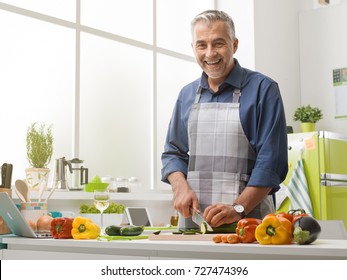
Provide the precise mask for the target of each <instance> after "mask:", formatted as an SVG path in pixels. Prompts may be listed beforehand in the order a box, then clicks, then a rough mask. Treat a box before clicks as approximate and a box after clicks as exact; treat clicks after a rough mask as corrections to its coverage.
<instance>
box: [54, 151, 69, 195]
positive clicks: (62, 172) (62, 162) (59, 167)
mask: <svg viewBox="0 0 347 280" xmlns="http://www.w3.org/2000/svg"><path fill="white" fill-rule="evenodd" d="M66 166H68V167H69V171H70V173H72V167H71V163H70V162H69V161H67V160H66V159H65V157H62V158H58V159H56V160H55V170H54V183H53V186H52V189H53V188H54V187H56V189H59V190H68V189H69V186H68V182H67V180H66V176H67V170H66ZM58 182H60V184H58Z"/></svg>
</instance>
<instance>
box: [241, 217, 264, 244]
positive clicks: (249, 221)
mask: <svg viewBox="0 0 347 280" xmlns="http://www.w3.org/2000/svg"><path fill="white" fill-rule="evenodd" d="M260 224H261V220H259V219H255V218H243V219H241V220H239V221H238V222H237V227H236V234H237V235H238V236H239V240H240V242H241V243H252V242H254V241H256V239H255V229H256V228H257V226H258V225H260Z"/></svg>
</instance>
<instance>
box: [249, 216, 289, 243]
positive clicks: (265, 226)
mask: <svg viewBox="0 0 347 280" xmlns="http://www.w3.org/2000/svg"><path fill="white" fill-rule="evenodd" d="M255 238H256V240H257V241H258V242H259V243H260V244H262V245H270V244H273V245H281V244H290V243H292V241H293V225H292V223H291V222H290V221H289V220H288V219H286V218H283V217H281V216H276V215H271V214H270V215H267V216H265V217H264V219H263V220H262V222H261V224H260V225H259V226H257V228H256V229H255Z"/></svg>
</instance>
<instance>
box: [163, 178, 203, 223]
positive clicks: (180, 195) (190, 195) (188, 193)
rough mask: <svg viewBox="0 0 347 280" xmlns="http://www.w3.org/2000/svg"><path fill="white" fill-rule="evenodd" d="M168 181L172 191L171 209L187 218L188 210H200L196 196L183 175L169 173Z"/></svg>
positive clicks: (189, 213)
mask: <svg viewBox="0 0 347 280" xmlns="http://www.w3.org/2000/svg"><path fill="white" fill-rule="evenodd" d="M168 180H169V182H170V184H171V187H172V190H173V207H174V208H175V209H176V210H177V211H178V212H180V213H181V214H182V216H183V217H185V218H188V217H190V216H191V212H190V208H194V209H196V210H200V206H199V201H198V199H197V197H196V194H195V193H194V192H193V190H192V189H191V188H190V186H189V185H188V182H187V180H186V178H185V176H184V174H183V173H181V172H174V173H171V174H170V175H169V177H168Z"/></svg>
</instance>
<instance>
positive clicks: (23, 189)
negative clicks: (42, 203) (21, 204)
mask: <svg viewBox="0 0 347 280" xmlns="http://www.w3.org/2000/svg"><path fill="white" fill-rule="evenodd" d="M15 185H16V189H17V190H18V192H19V193H20V194H21V195H22V197H23V198H24V200H25V201H26V202H31V200H30V198H29V187H28V185H27V183H26V182H25V181H23V180H20V179H18V180H17V181H16V183H15Z"/></svg>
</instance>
